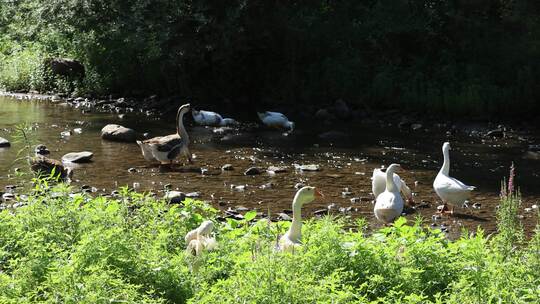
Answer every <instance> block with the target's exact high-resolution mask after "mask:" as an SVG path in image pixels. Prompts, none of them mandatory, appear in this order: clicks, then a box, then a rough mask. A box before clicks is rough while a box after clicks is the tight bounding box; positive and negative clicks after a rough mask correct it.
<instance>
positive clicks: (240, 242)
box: [0, 182, 540, 303]
mask: <svg viewBox="0 0 540 304" xmlns="http://www.w3.org/2000/svg"><path fill="white" fill-rule="evenodd" d="M70 192H71V189H70V187H68V186H66V185H64V184H57V185H55V186H51V185H50V184H48V183H46V182H42V183H38V184H37V185H36V188H35V189H34V194H33V195H31V196H30V197H29V198H28V200H27V204H26V205H25V206H23V207H20V208H18V209H16V210H3V211H2V212H0V231H2V233H0V302H2V303H4V302H5V303H23V302H25V303H26V302H45V303H58V302H62V303H109V302H126V303H533V302H534V301H536V300H537V299H538V297H539V296H540V289H538V286H539V283H540V273H539V272H538V271H537V270H538V267H540V259H539V258H538V257H539V252H540V246H539V244H540V241H539V240H540V228H538V229H537V231H536V233H535V234H534V235H533V236H532V239H531V240H530V241H529V242H526V241H523V242H521V243H520V245H521V246H519V247H516V248H514V249H513V250H512V251H511V252H510V253H509V254H506V253H505V252H503V251H501V250H500V247H499V246H498V243H497V242H496V241H494V240H489V239H488V238H486V237H484V235H483V233H482V231H477V232H476V234H475V235H474V236H473V235H471V236H467V235H464V236H463V237H462V238H461V239H459V240H456V241H449V240H447V239H446V238H445V236H444V234H443V233H442V232H441V231H440V230H437V229H430V228H427V227H424V225H423V224H422V221H421V220H420V219H418V220H417V221H416V222H415V223H412V224H411V223H407V221H406V220H405V219H404V218H400V219H398V220H397V221H396V222H395V223H394V224H393V225H392V226H390V227H385V228H382V229H380V230H378V231H374V232H373V234H371V235H365V234H364V233H363V231H364V229H365V221H362V220H360V221H358V222H357V225H356V226H351V225H350V223H347V222H345V220H343V219H339V218H332V217H327V218H323V219H311V220H307V221H306V222H305V225H304V226H303V245H302V246H301V247H300V248H299V249H298V250H297V251H296V252H294V253H284V252H279V251H277V250H276V241H277V239H278V238H279V236H280V235H282V234H283V233H284V231H285V229H287V227H288V225H289V223H282V222H280V223H271V222H269V221H268V220H266V219H261V220H255V219H254V218H253V215H252V213H247V214H246V215H245V219H244V220H242V221H229V222H225V223H221V224H216V238H217V242H218V248H217V249H216V250H214V251H209V252H204V253H203V254H202V255H200V256H192V255H191V254H190V253H186V252H185V247H186V244H185V241H184V235H185V234H186V233H187V232H188V231H190V230H192V229H194V228H195V227H197V226H198V225H199V224H200V223H201V222H202V221H203V220H205V219H213V218H215V217H216V216H217V211H216V210H215V209H213V208H211V207H210V206H208V205H206V204H205V203H203V202H199V201H194V200H189V199H188V200H186V201H184V202H183V203H182V204H181V205H169V204H167V203H166V202H165V201H162V200H156V199H154V198H152V197H149V196H146V195H144V194H140V193H134V192H130V191H129V190H128V189H127V188H123V189H121V191H120V196H119V197H117V198H114V199H113V198H105V197H96V198H93V197H91V196H89V195H87V194H75V195H70ZM539 227H540V226H539Z"/></svg>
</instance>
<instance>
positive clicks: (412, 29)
mask: <svg viewBox="0 0 540 304" xmlns="http://www.w3.org/2000/svg"><path fill="white" fill-rule="evenodd" d="M539 11H540V4H539V2H538V1H534V0H519V1H510V0H498V1H488V0H475V1H461V0H460V1H447V0H412V1H411V0H407V1H405V0H378V1H374V0H362V1H331V2H329V1H311V2H295V1H285V2H284V1H266V0H265V1H261V0H247V1H245V0H244V1H226V2H222V1H217V2H216V1H207V0H192V1H185V0H182V1H146V0H136V1H120V0H113V1H104V0H88V1H83V2H79V1H68V0H52V1H37V0H20V1H3V2H2V5H1V6H0V32H1V33H2V35H3V37H0V52H1V53H3V54H4V56H7V58H11V59H8V61H10V62H20V61H21V60H23V61H24V60H26V59H25V56H24V54H25V53H21V52H19V51H13V49H14V48H15V49H17V48H19V49H23V50H25V49H27V48H31V49H36V48H37V49H39V50H40V51H41V53H42V54H46V56H67V57H74V58H76V59H78V60H81V61H82V62H84V63H85V65H86V67H87V72H88V73H87V76H88V77H87V81H86V82H85V83H84V85H83V86H84V88H80V89H83V91H82V92H95V93H96V92H97V93H110V92H113V93H121V94H129V93H131V94H150V93H160V94H180V95H182V96H189V97H194V98H196V99H199V100H203V101H211V102H219V100H222V99H225V98H227V99H230V100H232V101H233V102H234V103H236V104H237V105H241V104H243V105H246V104H247V105H250V106H254V107H255V106H257V105H260V104H261V103H272V104H274V105H275V104H276V103H279V102H287V103H292V102H295V103H304V104H305V103H310V104H313V103H319V104H320V103H326V102H332V101H334V100H335V99H337V98H343V99H346V100H348V101H350V102H353V103H361V102H363V103H366V104H368V105H372V106H377V107H381V106H382V107H385V106H396V105H402V106H403V107H408V108H413V109H427V110H437V111H447V112H459V111H462V112H464V111H466V112H467V113H470V112H471V111H472V112H476V113H485V112H486V111H487V112H491V113H495V112H497V111H501V110H504V111H505V113H508V112H509V111H513V112H521V111H522V112H526V111H529V110H531V109H534V108H535V107H536V105H535V103H536V100H538V98H540V95H539V94H540V88H539V85H538V83H537V82H536V81H535V79H538V78H539V76H540V75H539V73H540V61H539V60H537V58H538V57H539V56H540V53H539V52H540V51H539V50H540V49H539V48H538V47H537V46H538V43H539V42H540V40H539V39H540V38H539V37H540V24H539V19H538V18H537V15H538V13H539ZM2 66H5V65H2ZM14 69H16V68H14V67H11V68H7V69H6V68H5V67H1V68H0V74H7V76H6V75H1V76H0V85H1V86H4V87H7V88H10V89H14V88H19V87H21V86H23V85H24V86H25V87H27V88H32V87H34V88H35V86H34V85H33V84H32V83H31V82H29V77H28V76H27V74H26V72H25V73H22V74H20V76H18V77H15V74H14V73H16V72H14V71H13V70H14ZM21 69H24V70H27V68H21ZM14 77H15V78H16V79H17V81H14V80H13V79H14ZM516 104H519V105H520V106H519V107H516V106H515V105H516Z"/></svg>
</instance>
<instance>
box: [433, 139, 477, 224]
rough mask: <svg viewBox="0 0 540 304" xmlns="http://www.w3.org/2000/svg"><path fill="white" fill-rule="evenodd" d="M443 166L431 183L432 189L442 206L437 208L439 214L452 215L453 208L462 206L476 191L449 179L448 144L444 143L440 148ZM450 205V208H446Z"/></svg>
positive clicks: (471, 187) (451, 178)
mask: <svg viewBox="0 0 540 304" xmlns="http://www.w3.org/2000/svg"><path fill="white" fill-rule="evenodd" d="M442 151H443V157H444V161H443V165H442V167H441V170H440V171H439V173H438V174H437V177H435V180H434V181H433V189H434V190H435V192H436V193H437V195H438V196H439V198H440V199H441V200H442V202H443V205H442V207H441V208H438V212H439V213H443V214H444V213H449V214H453V213H454V206H456V205H459V206H461V205H463V203H464V202H465V200H467V199H468V198H469V197H470V196H471V192H472V191H473V190H474V189H476V187H474V186H468V185H465V184H464V183H462V182H461V181H459V180H457V179H455V178H453V177H450V175H449V174H450V143H449V142H445V143H443V146H442ZM448 204H450V205H451V208H449V207H448Z"/></svg>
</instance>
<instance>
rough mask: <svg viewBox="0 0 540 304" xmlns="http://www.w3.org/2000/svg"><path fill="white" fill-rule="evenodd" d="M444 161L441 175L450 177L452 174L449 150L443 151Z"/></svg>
mask: <svg viewBox="0 0 540 304" xmlns="http://www.w3.org/2000/svg"><path fill="white" fill-rule="evenodd" d="M443 156H444V161H443V165H442V167H441V170H440V171H439V173H442V174H444V175H448V174H449V173H450V152H449V151H448V149H444V150H443Z"/></svg>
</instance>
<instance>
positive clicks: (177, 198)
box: [163, 191, 186, 204]
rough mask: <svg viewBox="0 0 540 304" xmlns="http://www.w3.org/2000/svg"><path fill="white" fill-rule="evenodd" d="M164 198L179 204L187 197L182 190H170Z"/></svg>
mask: <svg viewBox="0 0 540 304" xmlns="http://www.w3.org/2000/svg"><path fill="white" fill-rule="evenodd" d="M163 198H165V199H166V200H168V201H169V203H171V204H179V203H181V202H182V201H184V199H186V194H184V193H183V192H180V191H169V192H167V193H166V194H165V195H164V196H163Z"/></svg>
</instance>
